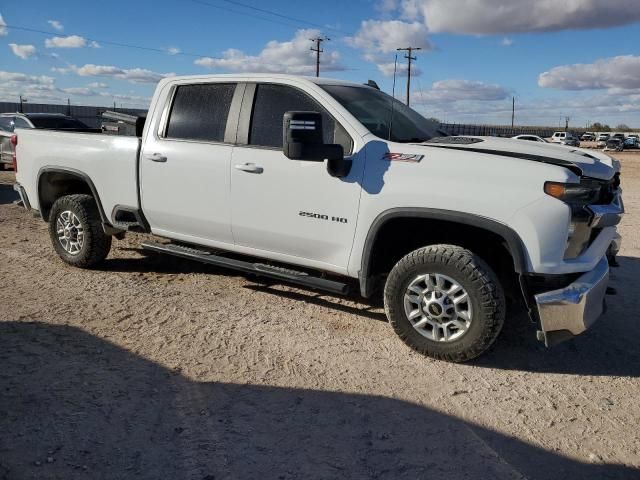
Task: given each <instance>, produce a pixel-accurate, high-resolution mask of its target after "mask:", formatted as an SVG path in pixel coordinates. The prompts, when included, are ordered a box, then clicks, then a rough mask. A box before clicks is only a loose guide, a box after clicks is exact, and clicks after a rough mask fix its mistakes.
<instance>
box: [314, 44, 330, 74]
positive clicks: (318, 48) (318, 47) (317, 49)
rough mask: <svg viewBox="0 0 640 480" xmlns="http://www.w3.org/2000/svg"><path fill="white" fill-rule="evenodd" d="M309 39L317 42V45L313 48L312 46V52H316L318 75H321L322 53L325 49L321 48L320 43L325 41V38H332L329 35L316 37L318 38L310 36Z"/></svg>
mask: <svg viewBox="0 0 640 480" xmlns="http://www.w3.org/2000/svg"><path fill="white" fill-rule="evenodd" d="M309 40H311V41H312V42H315V44H316V47H315V48H313V47H311V49H310V50H311V51H312V52H316V77H319V76H320V54H321V53H322V52H324V50H322V48H320V44H321V43H322V42H324V41H325V40H327V41H328V40H331V39H330V38H329V37H316V38H310V39H309Z"/></svg>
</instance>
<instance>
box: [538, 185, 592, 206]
mask: <svg viewBox="0 0 640 480" xmlns="http://www.w3.org/2000/svg"><path fill="white" fill-rule="evenodd" d="M544 193H546V194H547V195H551V196H552V197H555V198H557V199H558V200H562V201H563V202H565V203H568V204H571V205H589V204H590V203H592V202H595V201H596V200H597V199H598V196H599V195H600V187H599V186H593V185H582V184H580V183H559V182H545V184H544Z"/></svg>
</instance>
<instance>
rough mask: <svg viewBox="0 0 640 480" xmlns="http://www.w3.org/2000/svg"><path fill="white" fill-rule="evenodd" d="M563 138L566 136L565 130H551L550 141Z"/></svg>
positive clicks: (557, 141) (558, 141) (553, 141)
mask: <svg viewBox="0 0 640 480" xmlns="http://www.w3.org/2000/svg"><path fill="white" fill-rule="evenodd" d="M565 138H567V132H553V135H551V143H560V142H561V141H562V140H564V139H565Z"/></svg>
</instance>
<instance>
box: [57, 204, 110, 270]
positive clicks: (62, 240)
mask: <svg viewBox="0 0 640 480" xmlns="http://www.w3.org/2000/svg"><path fill="white" fill-rule="evenodd" d="M49 235H50V236H51V242H52V243H53V248H54V249H55V251H56V253H57V254H58V255H59V256H60V258H61V259H62V260H64V261H65V262H67V263H68V264H70V265H73V266H76V267H80V268H90V267H92V266H94V265H96V264H97V263H100V262H101V261H103V260H104V259H105V258H107V255H108V254H109V250H110V249H111V237H110V236H108V235H106V234H105V233H104V231H103V230H102V224H101V222H100V213H99V212H98V206H97V205H96V202H95V200H94V199H93V197H91V196H90V195H66V196H64V197H60V198H59V199H58V200H56V201H55V203H54V204H53V206H52V207H51V213H50V215H49Z"/></svg>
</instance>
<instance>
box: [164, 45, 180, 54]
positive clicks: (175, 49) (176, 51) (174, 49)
mask: <svg viewBox="0 0 640 480" xmlns="http://www.w3.org/2000/svg"><path fill="white" fill-rule="evenodd" d="M180 52H182V50H180V49H179V48H178V47H169V48H167V53H168V54H169V55H178V54H179V53H180Z"/></svg>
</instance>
